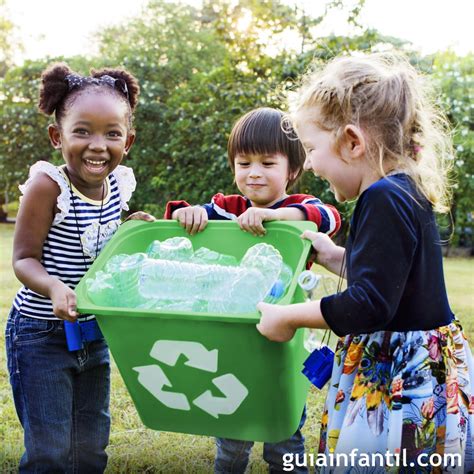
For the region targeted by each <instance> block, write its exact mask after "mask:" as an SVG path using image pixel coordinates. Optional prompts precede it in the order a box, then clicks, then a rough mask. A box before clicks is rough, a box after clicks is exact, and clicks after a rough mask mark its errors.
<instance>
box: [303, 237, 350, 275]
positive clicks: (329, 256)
mask: <svg viewBox="0 0 474 474" xmlns="http://www.w3.org/2000/svg"><path fill="white" fill-rule="evenodd" d="M301 237H302V238H303V239H307V240H310V241H311V244H312V246H313V248H314V250H315V251H316V256H315V258H316V262H317V263H318V264H319V265H322V266H323V267H324V268H327V269H328V270H330V271H333V263H334V261H335V260H336V259H338V258H339V253H340V249H341V247H338V246H337V245H336V244H335V243H334V242H333V241H332V240H331V238H330V237H329V236H328V235H327V234H323V233H322V232H313V231H311V230H305V231H304V232H303V234H301ZM313 260H314V259H313Z"/></svg>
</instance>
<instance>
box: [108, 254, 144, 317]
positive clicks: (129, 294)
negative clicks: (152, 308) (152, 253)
mask: <svg viewBox="0 0 474 474" xmlns="http://www.w3.org/2000/svg"><path fill="white" fill-rule="evenodd" d="M146 260H147V255H146V254H144V253H134V254H132V255H129V256H128V257H127V258H125V259H123V260H122V262H121V263H120V265H118V266H117V270H116V271H115V272H114V273H113V274H112V275H113V280H114V291H113V297H114V301H116V302H118V303H120V304H117V303H115V304H114V305H113V306H123V307H126V308H136V307H137V306H138V305H139V304H141V303H142V302H143V298H142V297H141V295H140V293H139V291H138V282H139V275H140V269H141V267H142V265H143V263H144V262H145V261H146Z"/></svg>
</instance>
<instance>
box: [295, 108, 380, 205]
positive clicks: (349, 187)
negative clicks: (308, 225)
mask: <svg viewBox="0 0 474 474" xmlns="http://www.w3.org/2000/svg"><path fill="white" fill-rule="evenodd" d="M315 117H317V110H315V109H311V110H308V109H305V110H302V111H300V112H298V114H297V117H296V130H297V134H298V137H299V139H300V140H301V143H302V144H303V146H304V148H305V151H306V160H305V163H304V169H305V170H306V171H311V172H313V173H314V174H315V175H316V176H318V177H320V178H322V179H325V180H326V181H328V182H329V184H330V189H331V191H332V192H333V193H334V196H335V198H336V200H337V201H338V202H344V201H347V200H351V199H355V198H356V197H357V196H359V195H360V193H361V192H362V191H363V190H364V189H366V187H368V185H367V183H368V181H370V179H369V175H370V176H373V172H372V170H370V169H368V168H367V161H366V160H365V156H364V153H365V142H364V143H361V139H362V141H363V137H362V135H361V132H360V130H359V129H357V127H353V126H351V125H348V126H346V128H345V131H344V136H343V138H342V139H341V145H340V147H339V150H337V149H336V144H335V139H334V134H333V133H332V132H330V131H328V130H324V129H322V128H320V127H319V126H318V125H317V122H316V121H315ZM373 181H375V180H373ZM373 181H372V182H373Z"/></svg>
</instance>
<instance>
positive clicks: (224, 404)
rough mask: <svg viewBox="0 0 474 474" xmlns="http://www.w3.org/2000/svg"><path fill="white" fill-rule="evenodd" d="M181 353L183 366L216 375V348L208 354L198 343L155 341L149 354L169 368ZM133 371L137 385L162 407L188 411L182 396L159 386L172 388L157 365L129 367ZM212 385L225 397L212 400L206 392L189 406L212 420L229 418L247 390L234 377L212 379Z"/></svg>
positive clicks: (222, 376) (231, 375) (184, 397)
mask: <svg viewBox="0 0 474 474" xmlns="http://www.w3.org/2000/svg"><path fill="white" fill-rule="evenodd" d="M181 354H183V355H184V356H186V357H187V359H188V360H187V362H185V365H187V366H189V367H194V368H196V369H200V370H204V371H206V372H212V373H215V372H217V358H218V351H217V349H213V350H211V351H208V350H207V349H206V348H205V347H204V346H203V345H202V344H200V343H199V342H194V341H171V340H164V339H163V340H158V341H156V342H155V344H154V345H153V347H152V349H151V351H150V355H151V357H153V358H154V359H156V360H158V361H160V362H163V363H164V364H167V365H169V366H170V367H174V366H175V365H176V362H177V361H178V358H179V356H180V355H181ZM133 370H135V371H136V372H138V382H139V383H140V384H141V385H143V387H145V388H146V389H147V390H148V391H149V392H150V393H151V394H152V395H153V396H154V397H155V398H156V399H157V400H159V401H160V402H161V403H162V404H163V405H165V406H167V407H168V408H172V409H174V410H191V405H190V404H189V401H188V398H187V397H186V395H185V394H184V393H179V392H170V391H167V390H166V391H164V390H163V387H165V386H166V387H170V388H172V385H171V382H170V381H169V379H168V377H167V376H166V374H165V372H164V371H163V369H162V368H161V367H160V366H159V365H156V364H152V365H143V366H140V367H133ZM212 383H213V384H214V385H215V386H216V387H217V388H218V389H219V390H220V391H221V392H222V393H223V394H224V395H225V396H224V397H215V396H213V395H212V392H211V391H210V390H206V391H205V392H204V393H201V394H200V395H199V396H198V397H196V398H195V399H194V400H192V404H193V405H195V406H197V407H198V408H200V409H201V410H203V411H205V412H207V413H208V414H209V415H211V416H213V417H214V418H219V415H232V414H233V413H234V412H235V411H236V410H237V408H239V406H240V405H241V404H242V402H243V401H244V399H245V398H246V397H247V395H248V393H249V391H248V389H247V387H245V385H243V384H242V383H241V382H240V380H239V379H238V378H237V377H236V376H235V375H234V374H224V375H221V376H219V377H215V378H214V379H212Z"/></svg>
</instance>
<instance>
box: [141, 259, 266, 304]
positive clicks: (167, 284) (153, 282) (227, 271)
mask: <svg viewBox="0 0 474 474" xmlns="http://www.w3.org/2000/svg"><path fill="white" fill-rule="evenodd" d="M268 286H269V285H268V283H267V278H266V277H265V276H264V275H263V274H262V272H260V271H258V270H257V269H255V268H246V267H242V266H223V265H203V264H197V263H192V262H189V263H188V262H176V261H172V260H162V259H148V260H147V261H146V262H144V263H143V265H142V268H141V271H140V276H139V292H140V295H141V296H142V297H143V298H144V299H156V300H162V301H165V300H170V301H180V300H182V301H193V305H192V307H193V308H194V309H198V308H199V309H200V310H201V311H202V310H207V311H208V312H219V313H220V312H222V313H236V312H248V311H255V305H256V304H257V303H258V301H261V300H262V299H263V298H264V296H265V294H266V292H268ZM195 302H197V303H196V304H195ZM206 303H207V308H206ZM166 306H167V307H169V304H167V305H166ZM173 306H174V305H173Z"/></svg>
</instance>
